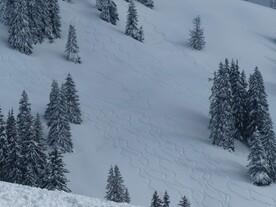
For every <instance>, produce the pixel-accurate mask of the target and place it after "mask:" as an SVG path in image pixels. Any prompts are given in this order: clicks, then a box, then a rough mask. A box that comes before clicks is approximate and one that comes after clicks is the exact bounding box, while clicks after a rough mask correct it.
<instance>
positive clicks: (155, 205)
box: [150, 191, 162, 207]
mask: <svg viewBox="0 0 276 207" xmlns="http://www.w3.org/2000/svg"><path fill="white" fill-rule="evenodd" d="M150 207H162V200H161V199H160V198H159V196H158V194H157V191H155V192H154V194H153V196H152V199H151V205H150Z"/></svg>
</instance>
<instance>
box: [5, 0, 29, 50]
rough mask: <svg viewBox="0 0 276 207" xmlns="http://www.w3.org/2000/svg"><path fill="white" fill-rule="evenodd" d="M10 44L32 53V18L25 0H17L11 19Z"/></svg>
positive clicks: (17, 48)
mask: <svg viewBox="0 0 276 207" xmlns="http://www.w3.org/2000/svg"><path fill="white" fill-rule="evenodd" d="M9 21H10V24H9V44H10V46H11V47H12V48H14V49H16V50H18V51H19V52H21V53H24V54H27V55H30V54H32V44H33V41H32V32H31V25H30V23H31V20H30V18H29V16H28V7H27V4H26V1H25V0H15V2H14V12H12V16H11V17H10V19H9Z"/></svg>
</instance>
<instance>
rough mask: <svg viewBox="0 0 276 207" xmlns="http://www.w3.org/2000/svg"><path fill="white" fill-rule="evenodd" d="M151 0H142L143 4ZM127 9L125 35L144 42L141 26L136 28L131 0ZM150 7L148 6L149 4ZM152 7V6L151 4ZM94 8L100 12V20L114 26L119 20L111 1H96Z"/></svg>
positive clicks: (136, 23) (135, 12) (133, 6)
mask: <svg viewBox="0 0 276 207" xmlns="http://www.w3.org/2000/svg"><path fill="white" fill-rule="evenodd" d="M150 1H152V0H144V1H143V2H150ZM128 2H129V8H128V14H127V23H126V30H125V34H126V35H128V36H131V37H132V38H134V39H136V40H138V41H140V42H143V41H144V31H143V27H142V26H141V27H140V28H138V17H137V10H136V8H135V4H134V1H133V0H129V1H128ZM149 5H150V4H149ZM152 5H153V4H152ZM96 6H97V8H98V10H99V11H101V14H100V18H101V19H103V20H104V21H106V22H110V23H111V24H113V25H116V23H117V21H118V20H119V15H118V12H117V5H116V4H115V2H114V1H112V0H97V1H96Z"/></svg>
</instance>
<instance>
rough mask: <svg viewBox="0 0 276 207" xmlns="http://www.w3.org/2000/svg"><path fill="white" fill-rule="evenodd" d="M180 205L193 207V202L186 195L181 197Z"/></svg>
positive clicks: (181, 206)
mask: <svg viewBox="0 0 276 207" xmlns="http://www.w3.org/2000/svg"><path fill="white" fill-rule="evenodd" d="M178 206H180V207H191V203H190V201H189V200H188V198H187V197H186V196H183V197H182V198H181V200H180V201H179V204H178Z"/></svg>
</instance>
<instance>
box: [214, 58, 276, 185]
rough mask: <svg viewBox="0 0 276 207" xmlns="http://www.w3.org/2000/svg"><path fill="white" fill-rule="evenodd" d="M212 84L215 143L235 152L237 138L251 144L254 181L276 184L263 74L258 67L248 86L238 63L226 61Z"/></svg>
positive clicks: (274, 150)
mask: <svg viewBox="0 0 276 207" xmlns="http://www.w3.org/2000/svg"><path fill="white" fill-rule="evenodd" d="M212 81H213V86H212V89H211V91H212V94H211V96H210V102H211V104H210V111H209V114H210V122H209V129H210V131H211V134H210V139H211V142H212V144H214V145H217V146H221V147H223V148H224V149H228V150H229V151H234V149H235V148H234V139H238V140H240V141H243V142H245V143H247V144H248V145H249V147H250V154H249V157H248V159H249V160H250V162H249V165H248V169H249V171H248V172H249V176H250V180H251V181H252V182H253V183H254V184H256V185H268V184H270V183H271V182H272V181H273V182H275V181H276V138H275V133H274V131H273V126H272V120H271V117H270V113H269V105H268V103H267V94H266V92H265V87H264V81H263V78H262V75H261V73H260V71H259V70H258V68H257V67H256V68H255V70H254V73H253V74H252V75H250V78H249V84H248V83H247V81H246V77H245V73H244V71H243V72H242V73H240V71H239V65H238V62H236V63H235V62H234V61H232V62H231V64H229V61H228V59H226V60H225V63H224V64H223V63H220V65H219V70H218V71H217V72H215V73H214V77H213V79H212ZM247 87H248V89H247Z"/></svg>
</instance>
